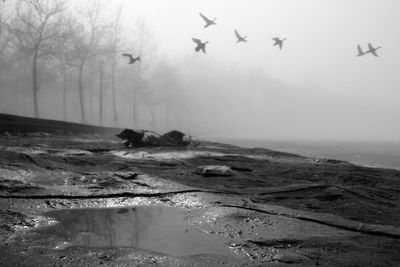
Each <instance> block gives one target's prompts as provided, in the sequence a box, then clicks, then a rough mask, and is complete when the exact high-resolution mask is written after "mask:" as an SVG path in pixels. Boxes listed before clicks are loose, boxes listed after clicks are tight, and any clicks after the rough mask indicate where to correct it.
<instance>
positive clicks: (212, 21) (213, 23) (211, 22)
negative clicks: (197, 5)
mask: <svg viewBox="0 0 400 267" xmlns="http://www.w3.org/2000/svg"><path fill="white" fill-rule="evenodd" d="M199 14H200V17H202V18H203V20H204V21H205V22H206V25H204V28H207V27H209V26H211V25H215V24H217V23H215V20H216V19H217V18H214V19H213V20H211V19H209V18H207V17H206V16H204V15H203V14H201V13H200V12H199Z"/></svg>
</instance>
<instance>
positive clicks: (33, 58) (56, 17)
mask: <svg viewBox="0 0 400 267" xmlns="http://www.w3.org/2000/svg"><path fill="white" fill-rule="evenodd" d="M67 2H68V1H67V0H19V1H18V2H17V6H16V14H17V19H16V20H14V22H13V23H12V24H9V25H8V30H9V32H11V33H12V34H13V35H14V37H15V44H16V46H17V47H18V50H19V51H20V52H23V53H25V55H26V56H27V58H29V61H30V66H31V75H32V91H33V107H34V116H35V117H39V110H38V91H39V88H40V83H39V69H38V61H39V60H40V59H41V58H43V57H45V56H47V55H51V54H53V53H54V43H53V42H54V41H57V40H58V39H59V38H60V37H61V36H62V35H63V34H64V33H63V20H62V15H63V12H64V10H65V8H66V4H67Z"/></svg>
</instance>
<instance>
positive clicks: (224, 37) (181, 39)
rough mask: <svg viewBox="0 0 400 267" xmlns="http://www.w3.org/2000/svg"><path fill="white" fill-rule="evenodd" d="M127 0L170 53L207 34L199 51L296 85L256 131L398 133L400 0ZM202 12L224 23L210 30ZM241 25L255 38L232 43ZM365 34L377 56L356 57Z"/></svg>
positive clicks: (189, 49) (186, 50)
mask: <svg viewBox="0 0 400 267" xmlns="http://www.w3.org/2000/svg"><path fill="white" fill-rule="evenodd" d="M124 5H125V16H127V17H129V18H132V17H137V16H138V17H143V18H144V19H145V20H146V22H147V23H148V24H149V26H150V27H151V28H152V29H153V30H154V33H155V36H156V38H157V40H158V41H159V44H160V46H161V47H162V49H163V50H164V51H165V53H166V55H167V56H169V57H170V58H172V59H175V58H180V57H183V56H185V55H187V54H192V53H193V44H192V43H191V37H198V38H201V39H202V40H207V41H210V44H209V45H208V47H207V48H208V51H207V55H198V56H203V57H206V58H208V59H210V60H214V61H217V62H222V63H224V64H238V65H239V66H242V67H246V68H247V67H249V68H250V67H254V68H260V69H262V70H263V71H264V72H265V74H266V75H268V76H269V77H271V78H273V79H277V80H279V81H282V82H284V83H286V84H288V85H289V87H290V88H289V87H288V88H289V89H287V90H289V91H290V90H293V91H295V92H293V98H292V99H289V98H290V95H291V94H290V92H286V93H282V94H283V96H282V97H281V98H279V99H278V98H277V99H276V100H279V103H274V105H275V106H277V107H279V106H285V110H289V111H288V112H286V113H288V114H282V115H283V116H282V117H281V118H280V116H279V115H278V114H275V115H276V116H275V117H274V118H273V119H272V120H271V119H269V118H266V121H267V122H269V123H270V125H271V126H273V127H271V129H270V131H260V132H259V134H257V133H255V132H254V131H253V132H252V135H254V136H257V135H259V136H260V137H262V136H264V135H265V134H267V135H268V133H269V134H270V137H287V138H296V137H297V138H311V139H312V138H322V139H323V138H330V139H336V138H339V139H340V138H344V139H375V140H386V139H392V140H400V139H399V138H400V123H398V122H399V121H400V105H399V104H398V100H399V99H400V86H399V85H400V80H399V79H400V78H399V74H398V71H399V70H400V51H399V47H400V30H399V26H398V25H400V16H399V15H398V10H400V2H399V1H396V0H383V1H380V0H350V1H348V0H338V1H337V0H335V1H333V0H329V1H328V0H300V1H299V0H269V1H260V0H249V1H243V0H233V1H232V0H219V1H213V0H203V1H188V0H174V1H163V0H150V1H129V0H127V1H125V2H124ZM198 12H202V13H203V14H205V15H206V16H208V17H210V18H214V17H216V18H217V20H216V22H217V25H215V26H211V27H209V28H207V29H204V28H203V25H204V24H203V21H202V20H201V18H200V17H199V15H198ZM235 28H236V29H238V31H239V32H240V33H242V34H243V35H248V40H249V42H248V43H240V44H236V43H235V36H234V34H233V31H234V29H235ZM275 36H278V37H286V38H287V39H288V40H287V42H286V43H285V46H284V49H283V50H282V51H279V50H278V49H277V47H273V46H272V43H273V42H272V40H271V38H272V37H275ZM368 42H371V43H372V44H373V45H375V46H382V49H380V50H378V53H379V55H380V57H379V58H375V57H372V55H366V56H364V57H361V58H356V57H355V55H356V45H357V44H361V45H362V46H363V47H367V44H368ZM248 90H252V88H248ZM301 96H304V98H303V99H302V98H301ZM296 99H297V100H299V101H303V102H302V103H296ZM238 101H239V100H238ZM266 102H267V103H268V100H266ZM247 105H252V103H247ZM264 111H268V108H267V107H266V109H265V110H264ZM290 111H292V112H293V113H291V114H290ZM260 112H263V110H262V109H261V111H260ZM269 115H270V114H267V112H266V114H265V116H269ZM280 120H282V121H281V122H280ZM254 123H255V124H256V123H257V122H256V121H254ZM256 128H257V127H256ZM258 128H260V127H258ZM268 128H269V127H268ZM272 128H273V129H272Z"/></svg>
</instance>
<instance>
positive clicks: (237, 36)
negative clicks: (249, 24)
mask: <svg viewBox="0 0 400 267" xmlns="http://www.w3.org/2000/svg"><path fill="white" fill-rule="evenodd" d="M235 35H236V38H237V41H236V43H239V42H247V40H246V38H247V36H240V34H239V33H238V31H237V30H235Z"/></svg>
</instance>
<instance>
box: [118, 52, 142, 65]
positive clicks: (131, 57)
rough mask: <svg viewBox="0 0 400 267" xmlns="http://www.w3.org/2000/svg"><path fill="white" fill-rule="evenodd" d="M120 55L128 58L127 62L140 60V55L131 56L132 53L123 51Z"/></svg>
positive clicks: (131, 62)
mask: <svg viewBox="0 0 400 267" xmlns="http://www.w3.org/2000/svg"><path fill="white" fill-rule="evenodd" d="M122 56H124V57H128V58H129V62H128V64H133V63H135V62H136V61H140V57H133V56H132V54H128V53H124V54H122Z"/></svg>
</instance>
